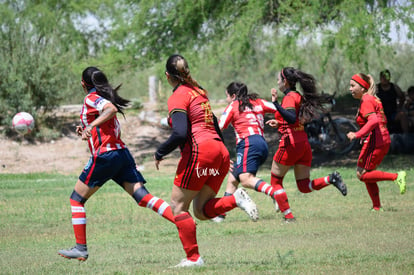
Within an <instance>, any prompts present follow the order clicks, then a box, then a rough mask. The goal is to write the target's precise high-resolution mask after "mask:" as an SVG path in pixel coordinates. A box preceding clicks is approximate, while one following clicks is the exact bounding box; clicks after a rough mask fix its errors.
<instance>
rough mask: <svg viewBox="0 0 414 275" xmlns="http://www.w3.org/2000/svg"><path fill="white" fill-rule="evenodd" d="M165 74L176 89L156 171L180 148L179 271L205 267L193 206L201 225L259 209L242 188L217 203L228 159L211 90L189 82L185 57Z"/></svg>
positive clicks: (175, 203)
mask: <svg viewBox="0 0 414 275" xmlns="http://www.w3.org/2000/svg"><path fill="white" fill-rule="evenodd" d="M165 75H166V77H167V80H168V83H169V84H170V85H171V86H172V87H173V93H172V95H171V96H170V98H169V99H168V111H169V120H170V124H171V126H172V134H171V136H170V137H169V139H168V140H167V141H165V142H164V143H163V144H161V145H160V147H159V148H158V150H157V151H156V152H155V155H154V159H155V166H156V167H157V169H158V168H159V164H160V161H161V160H162V159H163V157H164V156H166V155H167V154H169V153H170V152H172V151H173V150H174V149H175V148H177V146H180V149H181V159H180V161H179V163H178V167H177V172H176V176H175V178H174V185H173V188H172V194H171V207H172V211H173V214H174V220H175V224H176V226H177V229H178V235H179V237H180V240H181V243H182V245H183V248H184V251H185V253H186V255H187V257H186V258H185V259H183V260H182V261H181V262H180V263H179V264H178V265H176V267H191V266H202V265H203V264H204V261H203V259H202V258H201V256H200V254H199V252H198V244H197V239H196V224H195V221H194V219H193V218H192V217H191V215H190V213H189V212H188V210H189V207H190V204H191V202H192V203H193V212H194V215H195V216H196V217H197V218H198V219H200V220H207V219H211V218H214V217H216V216H218V215H220V214H221V213H225V212H227V211H230V210H231V209H233V208H235V207H236V206H239V207H240V208H242V209H243V210H244V211H246V212H247V213H248V214H249V216H250V217H251V218H252V219H256V217H257V208H256V205H255V204H254V203H253V202H252V201H251V199H250V198H249V196H248V195H247V193H246V192H245V191H244V190H243V189H238V190H237V191H236V192H234V194H233V195H232V196H227V197H223V198H215V197H216V195H217V192H218V191H219V189H220V186H221V184H222V182H223V179H224V178H225V176H226V174H227V172H228V170H229V166H230V157H229V152H228V151H227V149H226V147H225V146H224V144H223V141H222V139H221V137H220V136H221V133H220V129H218V124H217V120H216V119H215V116H214V115H213V112H212V111H211V106H210V102H209V99H208V97H207V91H206V90H204V89H203V88H201V87H200V86H199V85H198V83H197V81H195V80H194V79H193V78H192V77H191V74H190V69H189V67H188V63H187V61H186V60H185V59H184V57H182V56H181V55H178V54H174V55H171V56H170V57H169V58H168V60H167V64H166V72H165Z"/></svg>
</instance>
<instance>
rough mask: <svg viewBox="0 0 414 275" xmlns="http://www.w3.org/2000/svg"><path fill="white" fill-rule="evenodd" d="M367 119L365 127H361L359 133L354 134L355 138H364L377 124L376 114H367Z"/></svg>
mask: <svg viewBox="0 0 414 275" xmlns="http://www.w3.org/2000/svg"><path fill="white" fill-rule="evenodd" d="M367 119H368V121H367V123H365V125H364V126H362V128H361V129H359V131H358V132H356V133H355V137H356V138H361V137H364V136H366V135H367V134H368V133H369V132H371V131H372V130H373V129H374V128H375V126H377V125H378V123H379V121H378V117H377V114H376V113H369V114H367Z"/></svg>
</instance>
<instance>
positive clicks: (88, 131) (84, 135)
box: [82, 125, 92, 140]
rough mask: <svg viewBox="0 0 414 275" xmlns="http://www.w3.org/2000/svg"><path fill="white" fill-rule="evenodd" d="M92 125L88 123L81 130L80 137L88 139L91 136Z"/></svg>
mask: <svg viewBox="0 0 414 275" xmlns="http://www.w3.org/2000/svg"><path fill="white" fill-rule="evenodd" d="M91 131H92V126H90V125H88V126H86V127H85V129H84V130H83V131H82V139H83V140H88V139H89V138H90V137H91V136H92V133H91Z"/></svg>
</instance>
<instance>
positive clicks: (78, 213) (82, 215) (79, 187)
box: [58, 179, 100, 261]
mask: <svg viewBox="0 0 414 275" xmlns="http://www.w3.org/2000/svg"><path fill="white" fill-rule="evenodd" d="M99 188H100V186H95V187H92V188H91V187H89V186H88V185H86V184H85V183H83V182H82V181H81V180H80V179H79V180H78V181H77V182H76V184H75V188H74V190H73V192H72V194H71V196H70V205H71V211H72V226H73V231H74V234H75V240H76V245H75V246H74V247H72V248H71V249H68V250H65V249H62V250H59V251H58V254H59V255H61V256H63V257H65V258H69V259H77V260H79V261H85V260H86V259H87V258H88V256H89V254H88V249H87V243H86V211H85V203H86V201H87V200H88V199H89V198H90V197H91V196H92V195H93V194H94V193H95V192H96V191H97V190H98V189H99Z"/></svg>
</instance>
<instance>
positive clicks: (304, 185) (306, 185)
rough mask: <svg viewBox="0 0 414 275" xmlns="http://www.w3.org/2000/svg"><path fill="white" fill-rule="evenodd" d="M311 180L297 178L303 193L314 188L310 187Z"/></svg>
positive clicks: (297, 183)
mask: <svg viewBox="0 0 414 275" xmlns="http://www.w3.org/2000/svg"><path fill="white" fill-rule="evenodd" d="M309 184H310V180H309V179H302V180H296V185H297V186H298V189H299V191H300V192H301V193H310V192H312V190H311V189H310V188H309Z"/></svg>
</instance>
